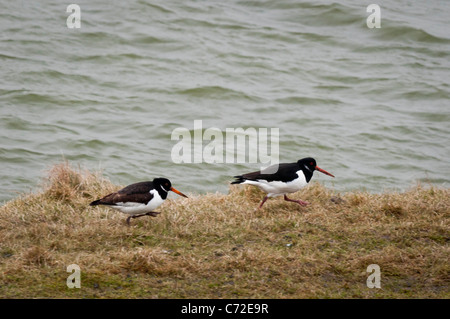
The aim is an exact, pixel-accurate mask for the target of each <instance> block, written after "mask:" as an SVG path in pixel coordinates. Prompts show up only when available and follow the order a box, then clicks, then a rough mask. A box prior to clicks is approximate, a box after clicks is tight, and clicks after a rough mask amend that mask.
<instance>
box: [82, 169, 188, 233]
mask: <svg viewBox="0 0 450 319" xmlns="http://www.w3.org/2000/svg"><path fill="white" fill-rule="evenodd" d="M169 191H172V192H175V193H177V194H178V195H180V196H184V197H187V196H186V195H184V194H183V193H181V192H180V191H177V190H176V189H175V188H173V187H172V183H171V182H170V181H169V180H168V179H167V178H155V179H153V181H151V182H140V183H135V184H131V185H128V186H127V187H124V188H122V189H121V190H119V191H117V192H115V193H111V194H109V195H106V196H105V197H103V198H101V199H98V200H95V201H93V202H92V203H90V205H91V206H96V205H106V206H109V207H111V208H114V209H117V210H119V211H121V212H122V213H125V214H128V215H130V216H129V217H128V218H127V224H128V225H130V219H131V218H137V217H141V216H153V217H156V216H157V215H158V214H159V213H158V212H154V211H153V210H154V209H156V208H157V207H159V206H160V205H161V204H162V203H163V202H164V201H165V200H166V198H167V194H168V193H169Z"/></svg>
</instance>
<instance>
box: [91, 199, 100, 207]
mask: <svg viewBox="0 0 450 319" xmlns="http://www.w3.org/2000/svg"><path fill="white" fill-rule="evenodd" d="M100 201H101V199H97V200H94V201H93V202H92V203H90V204H89V205H90V206H96V205H100Z"/></svg>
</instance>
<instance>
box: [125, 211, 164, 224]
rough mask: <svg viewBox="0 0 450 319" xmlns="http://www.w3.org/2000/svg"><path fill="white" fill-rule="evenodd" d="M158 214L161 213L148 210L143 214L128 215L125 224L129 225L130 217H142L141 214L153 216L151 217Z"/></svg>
mask: <svg viewBox="0 0 450 319" xmlns="http://www.w3.org/2000/svg"><path fill="white" fill-rule="evenodd" d="M158 214H161V213H158V212H149V213H144V214H140V215H131V216H130V217H128V218H127V224H128V226H130V219H131V218H133V219H134V218H138V217H142V216H153V217H156V216H158Z"/></svg>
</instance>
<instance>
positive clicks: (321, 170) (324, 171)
mask: <svg viewBox="0 0 450 319" xmlns="http://www.w3.org/2000/svg"><path fill="white" fill-rule="evenodd" d="M316 170H318V171H319V172H322V173H324V174H327V175H330V176H331V177H334V175H333V174H330V173H328V172H327V171H326V170H324V169H321V168H320V167H319V166H316Z"/></svg>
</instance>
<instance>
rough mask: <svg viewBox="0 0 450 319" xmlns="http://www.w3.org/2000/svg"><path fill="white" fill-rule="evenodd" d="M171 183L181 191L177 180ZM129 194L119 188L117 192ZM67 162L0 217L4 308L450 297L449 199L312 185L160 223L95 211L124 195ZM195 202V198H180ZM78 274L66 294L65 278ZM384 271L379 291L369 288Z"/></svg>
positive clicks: (242, 194) (177, 214)
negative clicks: (111, 196)
mask: <svg viewBox="0 0 450 319" xmlns="http://www.w3.org/2000/svg"><path fill="white" fill-rule="evenodd" d="M173 182H174V184H176V181H173ZM121 186H124V185H121ZM119 188H120V186H118V185H113V184H112V183H111V182H110V181H108V180H106V179H104V178H103V177H102V176H101V175H100V174H95V173H91V172H88V171H84V170H81V169H74V168H72V167H70V166H69V164H67V163H62V164H60V165H56V166H55V167H53V168H52V169H51V171H50V172H49V176H48V180H47V182H46V184H45V185H44V186H43V187H42V191H41V192H39V193H34V194H26V195H23V196H21V197H19V198H17V199H15V200H12V201H9V202H7V203H6V204H5V205H3V206H2V207H0V240H1V241H0V298H19V297H20V298H40V297H50V298H449V297H450V293H449V273H450V272H449V237H450V235H449V215H450V190H449V189H438V188H435V187H420V186H417V187H416V188H414V189H411V190H410V191H407V192H405V193H385V194H369V193H362V192H361V193H359V192H354V193H345V194H338V193H335V192H333V191H332V190H330V189H327V188H325V187H323V186H322V185H320V184H318V183H312V185H310V186H309V187H307V188H306V189H304V190H302V191H301V192H299V193H296V194H293V195H292V196H291V197H292V198H298V199H300V198H301V199H302V200H306V201H308V202H310V203H311V204H310V205H309V206H307V207H300V206H299V205H297V204H295V203H288V202H285V201H283V200H282V198H276V199H271V200H269V201H268V202H267V203H266V204H265V206H264V208H263V209H262V210H260V211H256V210H255V208H256V207H257V206H258V203H259V202H260V200H261V199H262V197H263V194H262V193H261V192H260V191H259V190H258V189H257V188H254V187H243V186H236V187H231V188H230V192H229V194H228V195H225V194H207V195H193V194H191V196H190V198H189V199H183V198H176V197H177V196H176V195H173V194H171V195H170V196H169V199H168V200H167V201H166V202H165V203H164V204H163V205H162V206H161V207H160V208H159V209H158V211H160V212H162V213H161V215H159V216H158V217H156V218H153V217H142V218H139V219H135V220H132V221H131V227H127V226H126V224H125V215H123V214H122V213H120V212H116V211H113V210H110V209H108V208H105V207H95V208H93V207H90V206H89V205H88V204H89V202H90V201H92V200H94V199H97V198H99V197H100V196H103V195H105V194H107V193H108V192H112V191H114V190H117V189H119ZM184 191H187V192H189V190H183V192H184ZM70 264H77V265H79V266H80V268H81V288H80V289H76V288H74V289H69V288H68V287H67V286H66V279H67V277H68V276H69V275H70V274H69V273H67V271H66V268H67V266H68V265H70ZM370 264H378V265H379V266H380V270H381V288H380V289H377V288H373V289H369V288H368V287H367V285H366V279H367V277H368V276H369V275H370V274H369V273H367V272H366V269H367V266H369V265H370Z"/></svg>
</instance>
